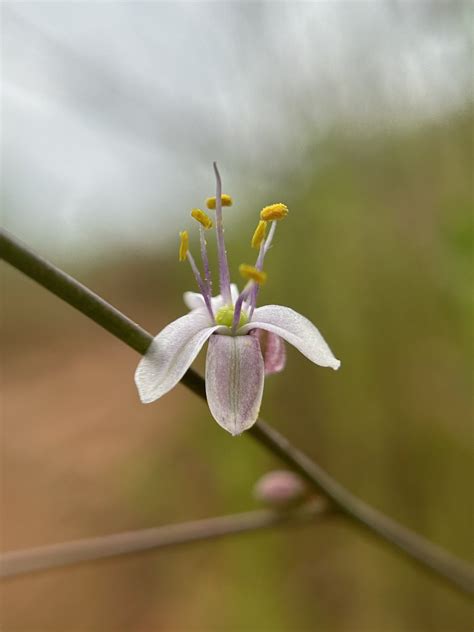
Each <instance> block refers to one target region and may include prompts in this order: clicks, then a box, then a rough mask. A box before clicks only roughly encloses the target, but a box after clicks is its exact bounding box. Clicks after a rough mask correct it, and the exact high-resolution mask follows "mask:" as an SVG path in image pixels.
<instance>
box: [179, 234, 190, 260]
mask: <svg viewBox="0 0 474 632" xmlns="http://www.w3.org/2000/svg"><path fill="white" fill-rule="evenodd" d="M179 238H180V240H181V241H180V244H179V260H180V261H185V260H186V257H187V255H188V250H189V235H188V231H187V230H183V231H181V232H180V233H179Z"/></svg>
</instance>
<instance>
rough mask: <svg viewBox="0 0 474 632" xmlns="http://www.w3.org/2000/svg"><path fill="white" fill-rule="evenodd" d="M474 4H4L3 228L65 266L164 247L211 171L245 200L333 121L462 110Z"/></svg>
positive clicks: (377, 122)
mask: <svg viewBox="0 0 474 632" xmlns="http://www.w3.org/2000/svg"><path fill="white" fill-rule="evenodd" d="M471 6H472V5H470V3H466V4H464V3H462V2H458V3H450V2H447V3H440V2H434V3H430V2H419V3H417V2H401V3H399V2H382V1H380V2H376V1H375V0H374V1H367V2H297V1H292V2H238V1H234V2H229V3H227V2H136V1H134V2H94V1H91V2H69V1H63V2H31V3H30V2H3V4H2V132H3V133H2V197H3V203H2V208H3V209H4V211H3V218H4V221H5V223H6V225H7V227H8V228H10V229H11V230H12V231H14V232H16V233H17V234H18V235H19V236H20V237H22V238H23V239H25V240H27V241H28V242H29V243H31V244H32V245H34V246H35V247H37V248H40V249H43V250H44V248H46V247H47V248H48V252H53V253H55V254H56V255H57V256H59V257H61V256H63V257H65V256H68V255H69V254H71V253H74V255H75V256H81V255H87V254H88V253H89V252H92V251H93V250H94V249H96V248H97V247H98V245H99V244H100V245H101V247H102V248H104V249H108V248H110V247H113V246H116V245H117V244H123V243H129V244H136V245H142V246H143V247H147V248H151V247H154V246H155V245H156V247H159V246H160V243H161V241H160V240H163V239H169V238H170V236H172V238H173V239H174V235H175V233H176V231H177V229H178V228H179V227H180V226H181V225H182V222H183V221H184V220H185V218H186V217H187V212H188V210H189V209H190V208H191V207H193V206H196V205H200V204H202V200H203V198H204V197H206V196H207V195H210V194H212V189H213V187H214V183H213V177H212V169H211V163H212V161H213V160H218V161H219V162H220V166H221V169H222V172H223V176H224V188H225V189H226V190H228V191H229V192H232V193H233V195H234V196H235V197H236V198H237V200H239V191H242V196H241V198H240V202H241V203H242V206H243V207H248V206H249V205H250V204H251V200H252V199H253V197H254V196H259V195H260V194H261V193H262V192H267V191H269V190H271V183H272V182H275V181H276V180H277V179H278V178H279V177H280V176H281V174H284V173H285V172H288V170H292V171H297V170H298V169H299V168H300V167H301V166H302V165H303V164H304V161H305V159H306V152H307V150H308V148H310V147H313V146H314V143H315V142H316V141H317V140H318V139H321V140H322V139H324V136H325V134H326V133H327V132H328V130H330V129H332V128H333V126H335V125H339V124H342V123H344V124H346V125H349V126H350V125H352V124H353V125H355V124H357V127H358V128H359V129H360V128H362V129H364V128H369V127H371V126H394V125H404V124H413V122H414V121H417V120H422V119H424V118H431V117H436V116H440V115H443V114H444V113H446V112H449V111H450V110H454V109H456V108H458V107H460V106H462V105H463V104H465V103H466V101H467V99H468V98H469V89H470V73H471V71H472V67H471V56H470V55H471V50H470V44H469V32H468V26H469V23H470V16H469V14H468V11H469V10H470V9H471Z"/></svg>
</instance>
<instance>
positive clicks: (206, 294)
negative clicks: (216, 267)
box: [186, 251, 214, 320]
mask: <svg viewBox="0 0 474 632" xmlns="http://www.w3.org/2000/svg"><path fill="white" fill-rule="evenodd" d="M186 256H187V259H188V261H189V264H190V265H191V270H192V271H193V274H194V276H195V278H196V281H197V284H198V286H199V290H200V291H201V294H202V297H203V299H204V303H205V304H206V307H207V311H208V312H209V314H210V316H211V318H212V320H214V312H213V311H212V303H211V295H210V292H209V291H208V288H207V286H206V285H205V284H204V281H203V280H202V276H201V273H200V272H199V270H198V267H197V265H196V262H195V261H194V257H193V256H192V254H191V253H190V252H189V251H188V252H187V255H186Z"/></svg>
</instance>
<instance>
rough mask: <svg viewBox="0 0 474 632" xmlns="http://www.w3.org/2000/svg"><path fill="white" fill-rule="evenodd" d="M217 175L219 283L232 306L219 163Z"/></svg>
mask: <svg viewBox="0 0 474 632" xmlns="http://www.w3.org/2000/svg"><path fill="white" fill-rule="evenodd" d="M213 166H214V173H215V174H216V235H217V256H218V259H219V283H220V289H221V294H222V297H223V299H224V301H225V303H227V304H228V305H232V295H231V292H230V274H229V264H228V262H227V252H226V249H225V241H224V222H223V220H222V181H221V175H220V173H219V169H218V168H217V163H215V162H214V163H213Z"/></svg>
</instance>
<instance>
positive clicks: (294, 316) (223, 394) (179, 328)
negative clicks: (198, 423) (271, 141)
mask: <svg viewBox="0 0 474 632" xmlns="http://www.w3.org/2000/svg"><path fill="white" fill-rule="evenodd" d="M214 169H215V172H216V178H217V192H216V197H215V198H210V199H209V200H208V207H209V208H214V207H215V209H216V232H217V243H218V256H219V278H220V286H221V294H219V295H218V296H214V297H212V296H211V279H210V271H209V264H208V259H207V249H206V241H205V237H204V230H205V229H206V228H207V229H208V228H211V227H212V222H211V220H210V218H208V217H207V215H206V214H205V213H204V212H203V211H200V210H199V209H194V211H193V213H192V215H193V217H194V218H195V219H197V220H198V221H199V222H200V224H201V225H200V235H201V255H202V259H203V266H204V279H203V277H202V276H201V275H200V273H199V271H198V268H197V266H196V264H195V262H194V259H193V258H192V256H191V253H190V252H189V250H188V237H187V233H186V232H184V233H181V247H180V259H182V260H183V259H188V261H189V262H190V264H191V267H192V269H193V272H194V274H195V276H196V280H197V282H198V285H199V288H200V290H201V292H200V293H194V292H186V293H185V295H184V301H185V303H186V305H187V306H188V308H189V309H190V310H191V311H190V312H189V313H188V314H186V315H185V316H182V317H181V318H178V319H177V320H175V321H173V322H172V323H170V324H169V325H168V326H166V327H165V328H164V329H163V330H162V331H161V332H160V333H159V334H158V335H157V336H156V337H155V338H154V340H153V342H152V343H151V345H150V347H149V348H148V350H147V352H146V354H145V355H144V356H143V358H142V359H141V361H140V363H139V365H138V367H137V370H136V373H135V382H136V385H137V387H138V391H139V394H140V399H141V401H142V402H143V403H150V402H153V401H155V400H157V399H158V398H160V397H161V396H162V395H164V394H165V393H167V392H168V391H169V390H171V389H172V388H173V387H174V386H175V385H176V384H177V383H178V382H179V381H180V380H181V378H182V377H183V375H184V374H185V373H186V371H187V370H188V368H189V367H190V366H191V364H192V362H193V361H194V359H195V358H196V356H197V355H198V353H199V352H200V350H201V349H202V347H203V346H204V344H205V343H206V341H208V340H209V345H208V351H207V358H206V395H207V401H208V404H209V408H210V410H211V413H212V416H213V417H214V419H215V420H216V421H217V423H218V424H219V425H220V426H222V427H223V428H224V429H225V430H227V431H228V432H230V433H231V434H232V435H239V434H241V433H242V432H243V431H244V430H247V429H248V428H250V427H251V426H252V425H253V424H254V423H255V422H256V420H257V418H258V414H259V410H260V404H261V401H262V395H263V383H264V377H265V374H269V373H275V372H278V371H281V370H282V369H283V368H284V364H285V348H284V344H283V342H282V340H286V341H287V342H289V343H290V344H292V345H293V346H294V347H296V348H297V349H298V350H299V351H300V352H301V353H302V354H303V355H305V356H306V357H307V358H308V359H309V360H311V361H312V362H314V363H315V364H319V365H320V366H324V367H331V368H333V369H338V368H339V366H340V362H339V360H336V358H335V357H334V355H333V354H332V352H331V350H330V348H329V347H328V345H327V344H326V342H325V340H324V338H323V337H322V335H321V334H320V333H319V331H318V329H317V328H316V327H315V326H314V325H313V324H312V323H311V322H310V321H309V320H308V319H307V318H305V317H304V316H302V315H301V314H298V313H297V312H295V311H294V310H292V309H290V308H289V307H284V306H282V305H265V306H263V307H258V308H256V299H257V295H258V288H259V285H260V284H261V283H263V282H264V281H265V278H266V275H265V273H264V272H263V262H264V258H265V255H266V253H267V251H268V249H269V247H270V244H271V241H272V239H273V235H274V233H275V229H276V223H277V221H278V220H279V219H282V218H283V217H285V216H286V215H287V213H288V209H287V208H286V206H285V205H283V204H274V205H272V206H270V207H265V209H263V211H262V213H261V217H262V220H261V221H260V223H259V226H258V227H257V230H256V231H255V235H254V238H253V240H252V244H253V245H256V246H257V247H259V248H260V252H259V255H258V259H257V263H256V265H255V267H252V266H241V273H242V274H243V276H245V277H246V278H247V279H248V283H247V285H246V286H245V288H244V289H243V290H242V292H240V294H239V292H238V289H237V286H235V285H233V284H232V285H231V284H230V280H229V278H230V277H229V269H228V265H227V257H226V252H225V245H224V234H223V223H222V203H224V204H225V205H230V204H231V199H230V197H229V196H223V195H222V193H221V184H220V177H219V172H218V171H217V167H216V165H214ZM221 200H222V203H221ZM267 220H270V221H271V222H272V225H271V229H270V231H269V234H268V237H266V238H265V228H266V221H267ZM262 222H265V225H263V226H262Z"/></svg>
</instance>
